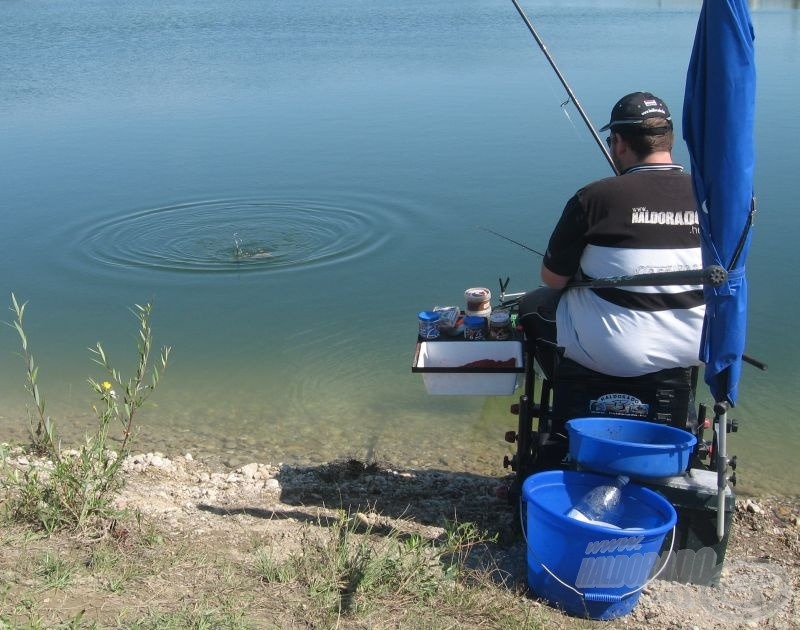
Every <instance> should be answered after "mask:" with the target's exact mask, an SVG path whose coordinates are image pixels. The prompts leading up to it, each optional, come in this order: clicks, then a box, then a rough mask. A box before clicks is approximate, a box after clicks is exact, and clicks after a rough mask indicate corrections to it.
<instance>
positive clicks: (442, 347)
mask: <svg viewBox="0 0 800 630" xmlns="http://www.w3.org/2000/svg"><path fill="white" fill-rule="evenodd" d="M482 364H483V365H482ZM500 364H504V365H500ZM524 370H525V366H524V360H523V348H522V342H521V341H519V340H510V341H455V340H434V341H418V342H417V346H416V349H415V352H414V361H413V363H412V365H411V371H412V372H418V373H421V374H422V380H423V382H424V383H425V389H426V390H427V392H428V393H429V394H435V395H452V396H508V395H511V394H513V393H514V390H515V389H516V387H517V377H518V375H519V374H520V373H522V372H524Z"/></svg>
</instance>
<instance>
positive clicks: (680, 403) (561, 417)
mask: <svg viewBox="0 0 800 630" xmlns="http://www.w3.org/2000/svg"><path fill="white" fill-rule="evenodd" d="M695 382H696V381H695V376H694V374H693V370H692V368H672V369H668V370H660V371H658V372H653V373H651V374H644V375H642V376H634V377H619V376H609V375H607V374H601V373H600V372H595V371H594V370H590V369H588V368H585V367H583V366H582V365H580V364H578V363H575V362H574V361H571V360H570V359H565V358H560V359H559V360H558V362H557V365H556V368H555V374H554V378H553V410H552V419H553V425H552V426H553V432H563V431H564V424H565V423H566V421H567V420H570V419H572V418H586V417H617V418H632V419H634V420H645V421H648V422H658V423H660V424H667V425H669V426H672V427H676V428H678V429H687V430H690V431H692V433H694V432H695V428H696V426H697V414H696V412H695V411H694V383H695Z"/></svg>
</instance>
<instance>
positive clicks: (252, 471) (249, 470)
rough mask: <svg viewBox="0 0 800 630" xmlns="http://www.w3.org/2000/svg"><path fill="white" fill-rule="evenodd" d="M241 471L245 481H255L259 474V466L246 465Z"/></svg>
mask: <svg viewBox="0 0 800 630" xmlns="http://www.w3.org/2000/svg"><path fill="white" fill-rule="evenodd" d="M239 471H240V472H241V473H242V476H244V478H245V479H255V478H256V473H257V472H258V464H246V465H245V466H242V467H241V468H240V469H239Z"/></svg>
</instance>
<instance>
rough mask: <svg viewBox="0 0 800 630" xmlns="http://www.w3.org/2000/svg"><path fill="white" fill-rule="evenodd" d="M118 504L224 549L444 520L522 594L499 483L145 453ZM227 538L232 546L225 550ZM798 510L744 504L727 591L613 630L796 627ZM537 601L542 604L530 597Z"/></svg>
mask: <svg viewBox="0 0 800 630" xmlns="http://www.w3.org/2000/svg"><path fill="white" fill-rule="evenodd" d="M126 470H127V475H128V477H129V481H128V484H127V486H126V489H125V490H124V492H123V494H122V495H121V497H120V499H119V505H120V507H128V508H131V509H135V510H139V511H141V512H142V513H143V514H145V515H147V516H148V517H151V518H153V519H155V520H157V521H158V522H159V523H161V525H162V526H164V527H166V528H168V530H170V531H174V532H182V533H190V534H191V536H192V538H193V540H194V541H195V543H194V544H197V545H209V546H216V547H219V546H220V545H225V544H227V543H228V542H229V543H232V542H233V540H234V539H235V538H236V537H241V536H242V532H244V531H249V532H254V531H264V530H271V532H272V533H273V534H277V535H279V536H280V537H281V539H283V540H285V541H286V545H287V548H290V547H291V546H292V545H297V544H300V543H299V541H298V540H294V538H295V537H298V536H299V535H300V534H299V532H300V530H301V529H302V528H301V527H299V525H300V524H301V523H310V524H312V525H314V524H316V525H322V524H323V521H324V518H325V514H328V515H330V514H331V513H332V511H331V510H335V509H344V510H346V511H347V512H349V513H351V514H356V515H357V516H359V518H363V519H364V520H365V522H369V524H370V525H372V526H373V527H374V528H380V527H387V528H391V527H394V528H398V529H400V530H414V531H417V532H419V533H421V534H424V535H426V536H436V535H438V534H440V533H442V532H443V531H444V530H443V529H442V526H443V524H444V522H445V519H453V518H454V517H455V518H457V519H458V521H460V522H466V521H470V522H474V523H476V524H477V525H478V526H479V527H481V528H483V529H485V530H487V531H488V532H489V533H496V534H498V542H497V544H496V545H495V546H493V548H492V554H491V555H492V558H493V562H496V563H497V567H499V568H500V569H501V570H502V572H503V573H504V574H505V577H506V584H505V586H498V588H508V587H509V586H513V585H514V584H516V585H524V583H525V580H526V572H527V569H526V559H525V555H526V554H525V543H524V541H522V540H521V539H520V537H519V536H518V535H515V534H514V531H515V529H514V527H513V523H512V518H513V511H512V510H511V509H510V507H509V506H508V505H507V503H505V502H503V501H500V500H499V499H497V497H496V494H495V489H496V487H497V486H498V484H499V483H500V482H501V481H502V480H501V479H496V478H491V477H483V476H477V475H471V474H459V473H454V472H451V471H440V470H396V469H393V468H392V467H391V466H378V465H375V464H370V465H365V464H364V463H362V462H359V461H355V460H348V461H340V462H332V463H329V464H324V465H320V466H316V467H292V466H284V465H280V464H277V465H271V464H260V463H251V464H248V465H246V466H242V467H240V468H238V469H236V470H213V469H211V468H209V467H208V466H207V465H205V464H203V463H202V462H198V461H195V460H194V459H193V458H192V457H191V455H186V456H180V457H175V458H172V459H168V458H166V457H163V456H161V455H159V454H147V455H137V456H135V457H131V458H129V460H128V461H127V462H126ZM226 541H227V542H226ZM798 586H800V501H798V498H796V497H793V498H789V497H761V498H758V499H742V498H738V499H737V502H736V509H735V512H734V524H733V528H732V534H731V537H730V542H729V544H728V548H727V555H726V558H725V562H724V565H723V571H722V576H721V579H720V583H719V586H717V587H709V586H695V585H691V584H683V583H678V582H674V581H666V580H662V579H658V580H656V581H654V582H652V583H651V584H650V585H649V586H647V587H646V589H645V590H644V592H643V593H642V596H641V598H640V600H639V603H638V604H637V606H636V607H635V608H634V610H633V611H632V612H631V613H630V614H628V615H626V616H624V617H622V618H619V619H617V620H615V621H613V622H605V623H603V622H582V623H583V624H584V625H583V626H582V627H585V626H586V623H588V624H589V625H590V626H594V625H598V626H599V625H602V626H603V627H605V628H609V627H610V628H646V627H647V628H649V627H658V628H675V629H677V628H726V629H730V628H755V627H763V628H797V627H800V621H798V620H800V610H799V608H800V603H799V599H798V591H799V590H800V589H798ZM528 596H529V597H535V595H533V594H530V593H529V595H528Z"/></svg>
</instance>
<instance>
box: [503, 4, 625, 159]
mask: <svg viewBox="0 0 800 630" xmlns="http://www.w3.org/2000/svg"><path fill="white" fill-rule="evenodd" d="M511 2H513V3H514V7H515V8H516V9H517V12H518V13H519V15H520V17H521V18H522V21H523V22H525V26H527V27H528V30H529V31H530V33H531V35H533V39H535V40H536V43H537V44H539V48H540V49H541V50H542V52H543V53H544V56H545V58H546V59H547V61H548V62H549V63H550V67H551V68H553V71H554V72H555V73H556V76H557V77H558V80H559V81H561V85H563V86H564V89H565V90H566V91H567V96H569V100H570V101H572V104H573V105H575V108H576V109H577V110H578V113H579V114H580V115H581V118H582V119H583V122H585V123H586V126H587V127H588V128H589V131H590V132H591V134H592V137H593V138H594V141H595V142H596V143H597V146H598V147H599V148H600V150H601V151H602V152H603V155H604V156H605V157H606V160H608V163H609V164H610V165H611V168H612V169H613V171H614V173H615V174H616V175H619V169H618V168H617V166H616V164H614V160H613V159H612V158H611V154H610V153H609V152H608V149H607V148H606V145H605V143H604V142H603V140H602V139H601V138H600V136H599V135H598V134H597V132H596V131H595V129H594V126H593V125H592V123H591V121H590V120H589V117H588V116H587V115H586V112H585V111H584V110H583V107H581V104H580V103H579V102H578V99H577V97H576V96H575V93H574V92H573V91H572V88H571V87H570V86H569V84H568V83H567V81H566V79H564V75H563V74H561V70H559V69H558V66H557V65H556V62H555V60H554V59H553V57H552V55H551V54H550V53H549V52H548V50H547V46H545V44H544V42H543V41H542V38H541V37H539V33H537V32H536V29H535V28H534V27H533V23H532V22H531V21H530V20H529V19H528V16H527V15H525V11H523V10H522V7H521V6H520V5H519V2H517V0H511Z"/></svg>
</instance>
